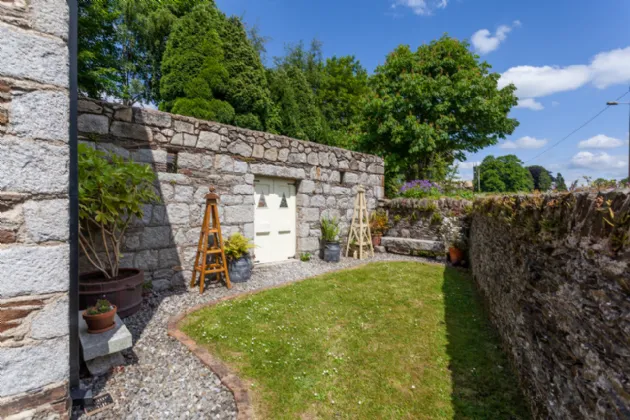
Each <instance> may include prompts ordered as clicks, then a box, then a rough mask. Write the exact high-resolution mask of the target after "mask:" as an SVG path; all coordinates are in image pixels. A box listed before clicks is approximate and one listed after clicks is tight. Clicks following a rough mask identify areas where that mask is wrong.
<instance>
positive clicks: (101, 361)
mask: <svg viewBox="0 0 630 420" xmlns="http://www.w3.org/2000/svg"><path fill="white" fill-rule="evenodd" d="M85 364H86V366H87V368H88V370H89V371H90V374H91V375H92V376H100V375H105V374H106V373H107V372H109V370H110V369H111V368H113V367H114V366H122V365H124V364H125V358H124V357H123V355H122V354H121V353H114V354H108V355H107V356H101V357H96V358H94V359H92V360H88V361H86V362H85Z"/></svg>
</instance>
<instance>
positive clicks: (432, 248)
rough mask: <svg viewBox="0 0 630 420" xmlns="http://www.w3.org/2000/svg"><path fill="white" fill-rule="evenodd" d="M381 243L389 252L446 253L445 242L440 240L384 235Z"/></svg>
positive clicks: (411, 253)
mask: <svg viewBox="0 0 630 420" xmlns="http://www.w3.org/2000/svg"><path fill="white" fill-rule="evenodd" d="M381 245H382V246H384V247H385V248H386V249H387V252H391V253H394V254H404V255H425V256H443V255H444V254H445V248H444V243H443V242H440V241H429V240H425V239H411V238H394V237H391V236H383V238H382V239H381Z"/></svg>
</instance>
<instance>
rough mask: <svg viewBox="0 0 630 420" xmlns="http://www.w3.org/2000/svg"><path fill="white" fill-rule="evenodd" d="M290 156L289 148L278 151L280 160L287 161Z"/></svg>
mask: <svg viewBox="0 0 630 420" xmlns="http://www.w3.org/2000/svg"><path fill="white" fill-rule="evenodd" d="M288 158H289V149H280V151H279V152H278V160H279V161H280V162H286V161H287V159H288Z"/></svg>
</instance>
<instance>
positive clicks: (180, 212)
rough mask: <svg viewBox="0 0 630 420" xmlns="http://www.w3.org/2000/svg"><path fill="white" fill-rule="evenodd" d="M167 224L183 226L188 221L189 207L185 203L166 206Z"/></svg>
mask: <svg viewBox="0 0 630 420" xmlns="http://www.w3.org/2000/svg"><path fill="white" fill-rule="evenodd" d="M166 215H167V217H168V221H169V223H172V224H184V223H188V222H189V220H190V207H189V206H188V204H185V203H171V204H168V205H167V206H166Z"/></svg>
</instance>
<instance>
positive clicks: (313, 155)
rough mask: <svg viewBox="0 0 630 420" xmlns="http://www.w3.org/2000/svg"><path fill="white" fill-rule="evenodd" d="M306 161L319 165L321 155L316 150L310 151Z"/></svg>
mask: <svg viewBox="0 0 630 420" xmlns="http://www.w3.org/2000/svg"><path fill="white" fill-rule="evenodd" d="M306 161H307V162H308V163H309V165H319V156H318V154H317V153H316V152H312V153H309V154H308V156H307V158H306Z"/></svg>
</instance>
